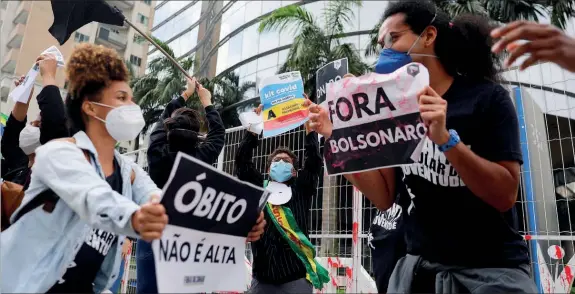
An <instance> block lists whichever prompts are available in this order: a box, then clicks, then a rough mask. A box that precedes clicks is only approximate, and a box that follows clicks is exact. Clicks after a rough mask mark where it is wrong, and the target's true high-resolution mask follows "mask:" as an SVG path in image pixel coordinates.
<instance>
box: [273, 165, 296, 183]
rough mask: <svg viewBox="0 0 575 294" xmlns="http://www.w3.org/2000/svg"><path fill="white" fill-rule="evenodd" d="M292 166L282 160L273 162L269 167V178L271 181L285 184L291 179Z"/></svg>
mask: <svg viewBox="0 0 575 294" xmlns="http://www.w3.org/2000/svg"><path fill="white" fill-rule="evenodd" d="M292 170H293V165H292V164H291V163H289V162H285V161H283V160H280V161H276V162H273V163H272V165H271V166H270V178H272V180H274V181H276V182H279V183H283V182H287V181H288V180H289V179H291V177H292Z"/></svg>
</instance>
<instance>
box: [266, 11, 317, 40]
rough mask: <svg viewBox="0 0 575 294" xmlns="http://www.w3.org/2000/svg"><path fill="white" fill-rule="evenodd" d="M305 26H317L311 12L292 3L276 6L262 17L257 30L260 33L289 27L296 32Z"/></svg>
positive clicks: (281, 30)
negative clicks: (276, 7)
mask: <svg viewBox="0 0 575 294" xmlns="http://www.w3.org/2000/svg"><path fill="white" fill-rule="evenodd" d="M306 27H315V28H319V27H318V26H317V24H316V22H315V20H314V18H313V15H312V14H311V12H309V11H307V10H306V9H305V8H304V7H302V6H298V5H293V4H292V5H288V6H284V7H281V8H278V9H276V10H274V11H273V12H272V13H271V14H270V15H268V16H266V17H265V18H264V19H262V21H261V22H260V26H259V27H258V31H259V32H260V33H264V32H271V31H277V32H284V30H285V29H288V28H289V29H291V32H292V33H297V32H299V31H301V30H303V29H304V28H306ZM284 33H285V32H284Z"/></svg>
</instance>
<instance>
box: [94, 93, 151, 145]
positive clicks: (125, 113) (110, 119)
mask: <svg viewBox="0 0 575 294" xmlns="http://www.w3.org/2000/svg"><path fill="white" fill-rule="evenodd" d="M90 103H92V104H95V105H99V106H104V107H108V108H112V110H110V112H108V115H107V116H106V119H105V120H103V119H101V118H99V117H96V118H97V119H99V120H100V121H102V122H103V123H105V124H106V129H107V130H108V133H109V134H110V136H112V138H114V139H115V140H116V141H130V140H134V139H135V138H136V137H137V136H138V134H139V133H140V132H141V131H142V129H143V128H144V126H145V125H146V122H145V121H144V116H143V115H142V109H140V106H138V105H137V104H130V105H123V106H119V107H112V106H110V105H106V104H102V103H97V102H90Z"/></svg>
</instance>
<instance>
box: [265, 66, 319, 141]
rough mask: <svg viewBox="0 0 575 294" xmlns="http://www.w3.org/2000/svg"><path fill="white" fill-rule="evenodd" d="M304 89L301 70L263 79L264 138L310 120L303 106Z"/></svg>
mask: <svg viewBox="0 0 575 294" xmlns="http://www.w3.org/2000/svg"><path fill="white" fill-rule="evenodd" d="M303 90H304V89H303V81H302V79H301V74H300V72H299V71H293V72H287V73H283V74H279V75H275V76H271V77H267V78H265V79H263V80H262V81H261V83H260V99H261V103H262V105H263V111H262V115H263V121H264V138H269V137H273V136H277V135H279V134H282V133H285V132H287V131H290V130H293V129H295V128H297V127H299V126H301V125H302V124H304V123H305V122H306V121H307V120H308V110H307V108H306V107H304V106H303V103H304V101H305V98H304V96H303V93H304V91H303Z"/></svg>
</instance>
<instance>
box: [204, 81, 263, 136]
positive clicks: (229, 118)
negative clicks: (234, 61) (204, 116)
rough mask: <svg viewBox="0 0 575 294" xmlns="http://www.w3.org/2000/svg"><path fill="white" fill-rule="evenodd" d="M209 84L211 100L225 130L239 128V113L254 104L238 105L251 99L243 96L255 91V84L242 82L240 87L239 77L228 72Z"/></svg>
mask: <svg viewBox="0 0 575 294" xmlns="http://www.w3.org/2000/svg"><path fill="white" fill-rule="evenodd" d="M211 84H213V85H214V87H213V89H210V90H211V92H212V100H213V103H214V106H215V107H216V109H218V111H219V112H220V116H221V117H222V120H223V122H224V126H225V127H226V128H230V127H235V126H239V125H240V124H241V123H240V119H239V112H240V111H244V110H246V109H248V108H250V107H253V106H254V105H253V104H254V103H255V102H254V103H245V102H244V103H241V104H240V105H238V104H239V103H240V102H242V101H244V99H245V98H252V97H245V96H246V93H247V92H248V91H250V90H255V89H256V83H255V82H244V83H242V84H241V85H240V77H239V76H238V75H237V74H236V73H235V72H233V71H230V72H227V73H225V74H224V75H222V76H219V77H217V78H214V79H213V80H212V83H211ZM246 102H249V101H246Z"/></svg>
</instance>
